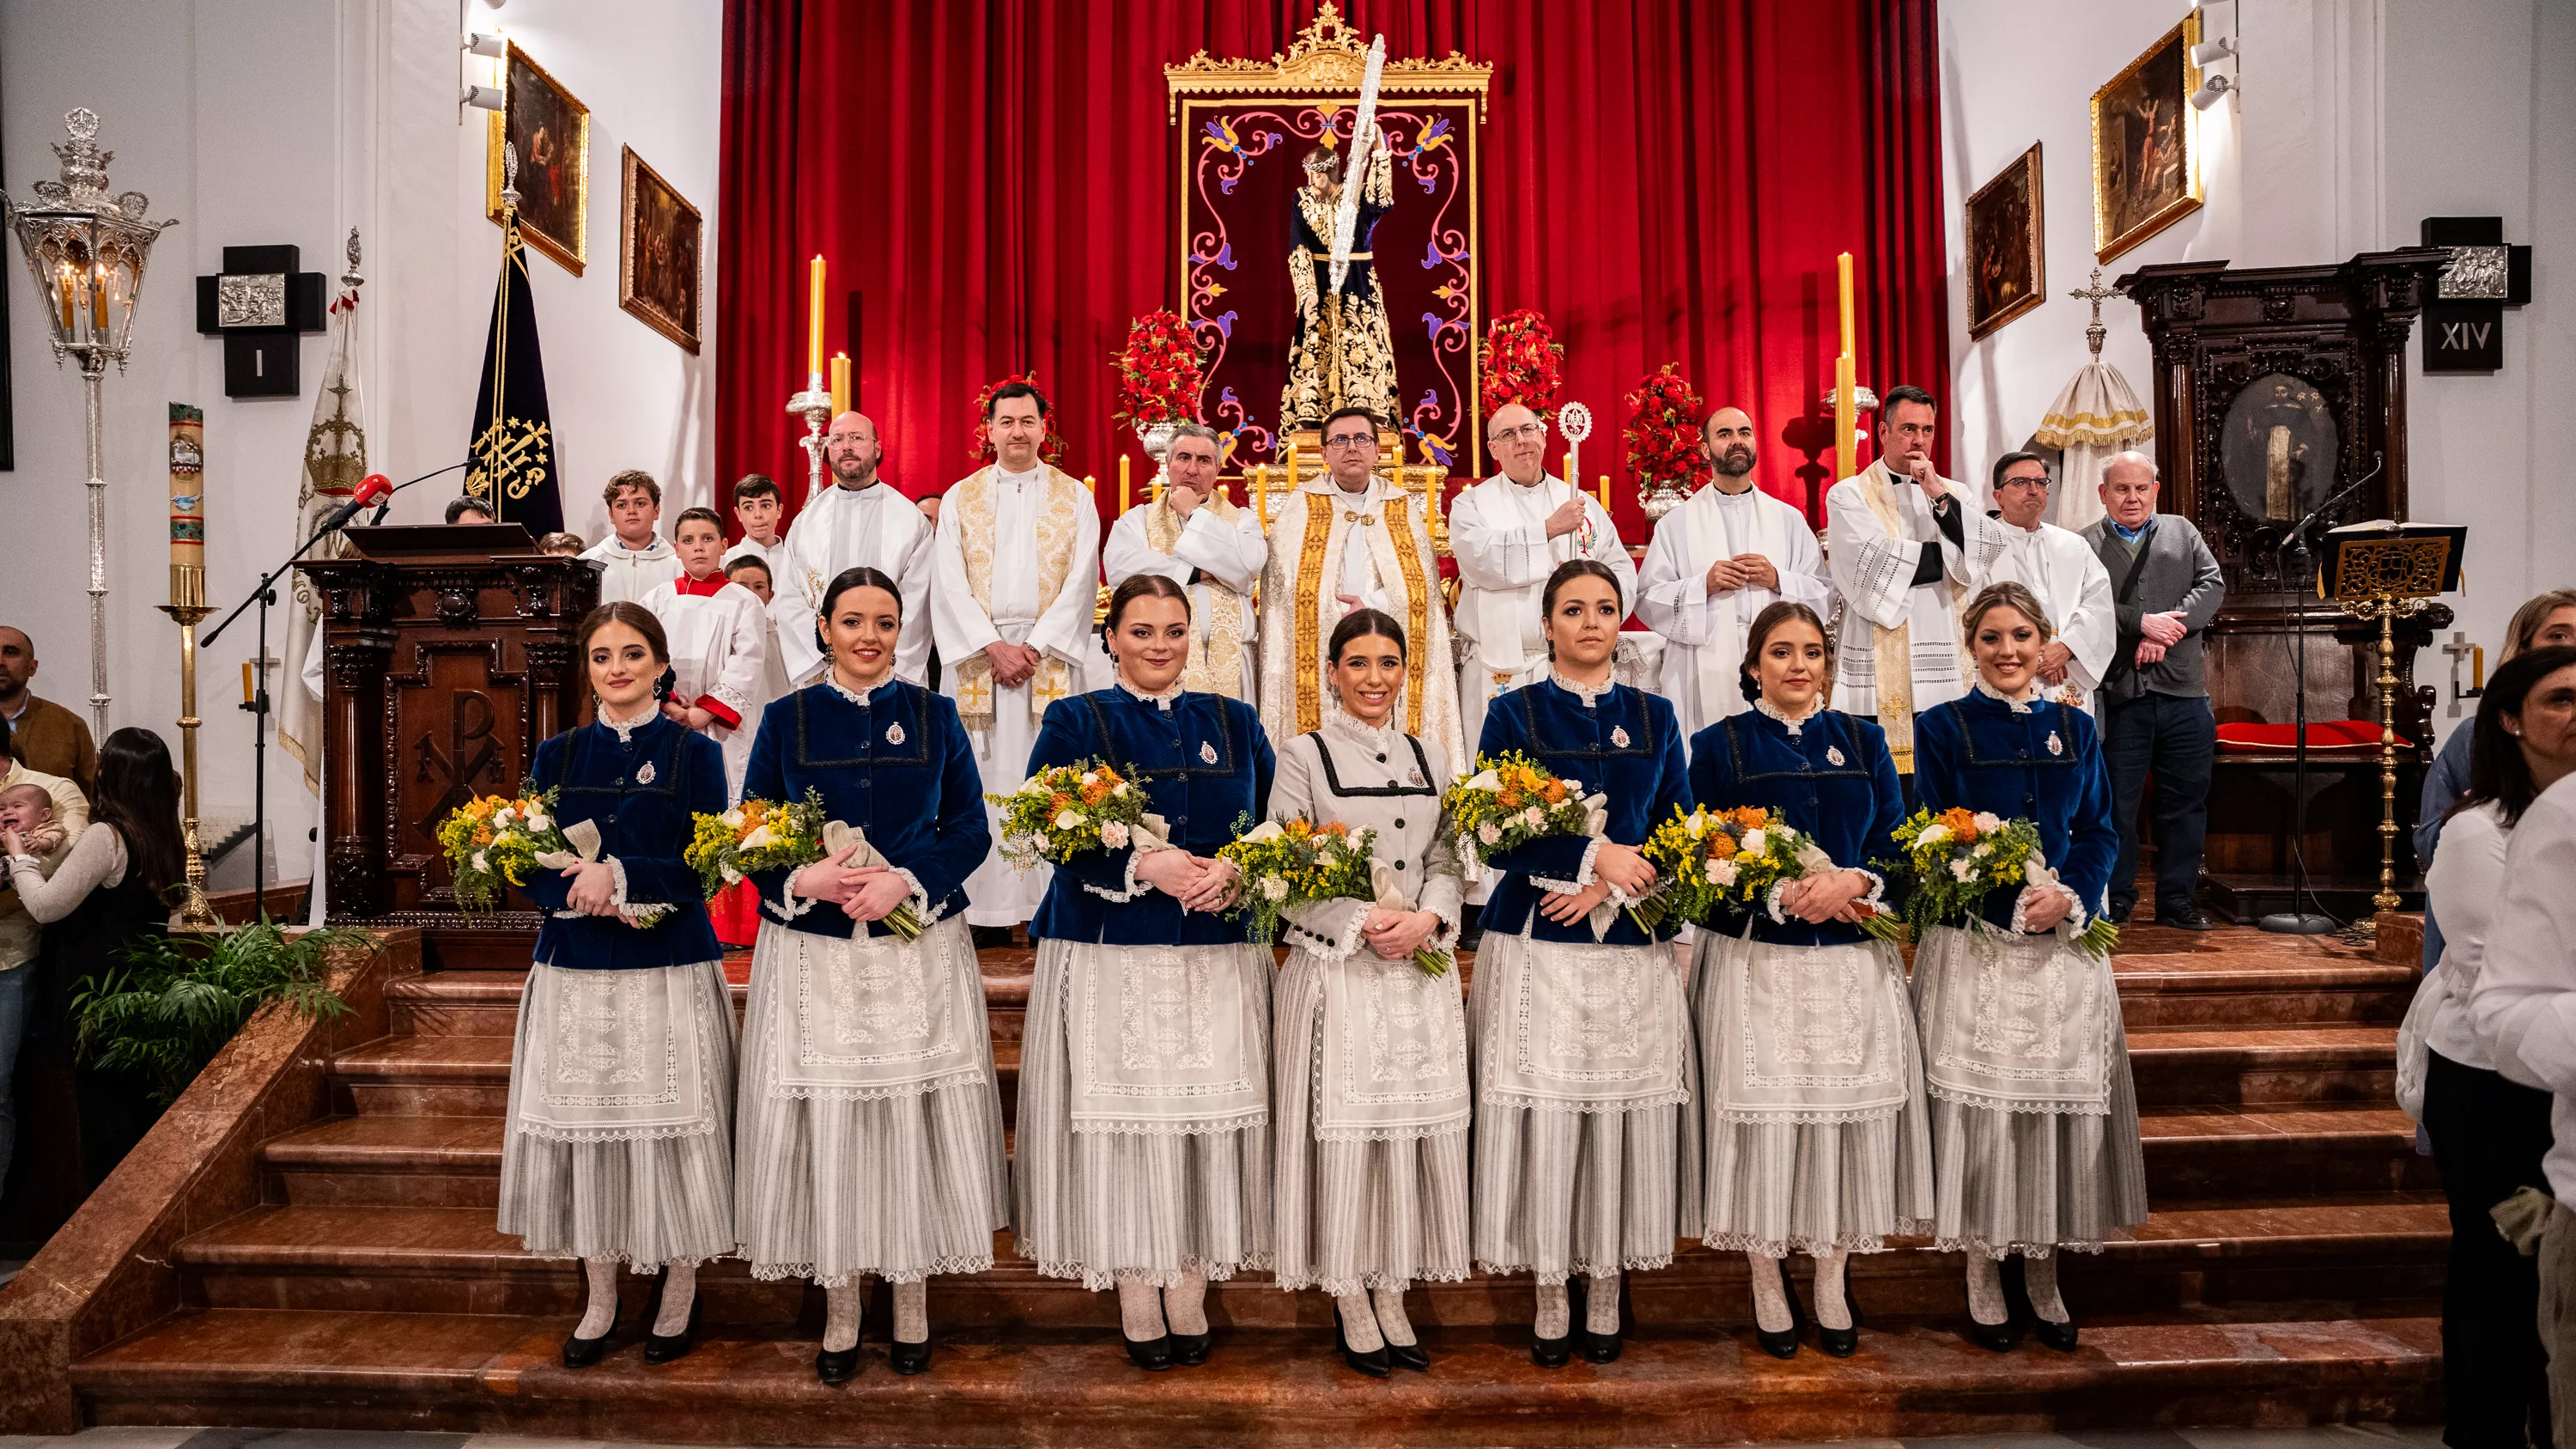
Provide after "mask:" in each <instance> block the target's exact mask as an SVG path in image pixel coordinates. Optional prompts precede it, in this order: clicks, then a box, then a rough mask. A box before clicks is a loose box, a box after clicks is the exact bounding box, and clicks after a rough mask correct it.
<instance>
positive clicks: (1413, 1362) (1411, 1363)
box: [1379, 1329, 1431, 1374]
mask: <svg viewBox="0 0 2576 1449" xmlns="http://www.w3.org/2000/svg"><path fill="white" fill-rule="evenodd" d="M1379 1331H1380V1332H1381V1333H1383V1332H1384V1331H1385V1330H1384V1329H1380V1330H1379ZM1386 1361H1387V1362H1388V1363H1391V1364H1393V1365H1395V1366H1396V1367H1397V1368H1400V1369H1411V1370H1413V1371H1414V1372H1415V1373H1418V1374H1427V1373H1429V1372H1431V1355H1429V1354H1427V1353H1424V1352H1423V1351H1422V1345H1421V1344H1419V1343H1397V1342H1396V1341H1395V1340H1393V1339H1388V1340H1387V1344H1386Z"/></svg>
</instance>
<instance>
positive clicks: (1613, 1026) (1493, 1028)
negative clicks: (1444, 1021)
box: [1476, 936, 1690, 1112]
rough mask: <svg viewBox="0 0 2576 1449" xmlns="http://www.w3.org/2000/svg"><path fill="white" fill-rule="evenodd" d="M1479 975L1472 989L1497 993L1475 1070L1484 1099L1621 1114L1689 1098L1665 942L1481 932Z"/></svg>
mask: <svg viewBox="0 0 2576 1449" xmlns="http://www.w3.org/2000/svg"><path fill="white" fill-rule="evenodd" d="M1476 975H1477V978H1478V985H1477V988H1476V989H1477V990H1478V991H1480V992H1481V991H1486V990H1491V991H1493V992H1494V993H1495V996H1494V1003H1495V1006H1494V1010H1493V1012H1492V1014H1491V1015H1490V1016H1489V1017H1487V1018H1486V1022H1487V1024H1486V1028H1485V1030H1486V1039H1485V1042H1484V1050H1483V1053H1482V1055H1483V1062H1482V1063H1481V1065H1480V1069H1479V1075H1480V1076H1481V1077H1482V1078H1483V1086H1482V1088H1481V1096H1482V1098H1483V1100H1484V1101H1486V1102H1488V1103H1491V1104H1493V1105H1496V1106H1502V1107H1521V1108H1526V1109H1530V1110H1534V1111H1548V1112H1628V1111H1634V1110H1636V1109H1638V1108H1641V1107H1661V1106H1668V1105H1671V1104H1674V1103H1678V1102H1687V1101H1689V1100H1690V1092H1689V1089H1688V1088H1686V1087H1684V1086H1683V1085H1682V1055H1683V1053H1684V1052H1685V1051H1687V1050H1688V1047H1687V1046H1686V1044H1685V1034H1684V1032H1683V1029H1682V1022H1683V1015H1682V1013H1683V1009H1684V1008H1683V1005H1682V983H1681V974H1680V973H1679V972H1677V971H1675V970H1674V969H1673V957H1672V948H1671V947H1670V946H1664V945H1656V946H1591V945H1581V944H1570V943H1563V942H1556V941H1541V942H1533V941H1530V940H1528V939H1526V938H1523V937H1501V938H1497V937H1493V936H1488V937H1486V938H1485V950H1484V952H1483V953H1482V954H1481V955H1480V956H1479V958H1478V960H1477V965H1476ZM1488 982H1490V985H1488V984H1486V983H1488Z"/></svg>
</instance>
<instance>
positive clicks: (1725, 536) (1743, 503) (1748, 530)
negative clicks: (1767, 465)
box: [1637, 408, 1834, 736]
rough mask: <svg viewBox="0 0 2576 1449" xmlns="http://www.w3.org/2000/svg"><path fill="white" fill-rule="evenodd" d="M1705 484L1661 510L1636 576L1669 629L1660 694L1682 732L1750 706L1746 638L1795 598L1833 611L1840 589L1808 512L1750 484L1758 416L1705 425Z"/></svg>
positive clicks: (1726, 411)
mask: <svg viewBox="0 0 2576 1449" xmlns="http://www.w3.org/2000/svg"><path fill="white" fill-rule="evenodd" d="M1699 446H1700V453H1701V455H1702V456H1703V457H1705V458H1707V459H1708V465H1709V470H1710V480H1709V482H1708V484H1707V486H1705V487H1703V488H1701V489H1699V490H1698V491H1697V492H1694V493H1693V494H1691V496H1690V497H1689V498H1688V499H1687V500H1686V501H1684V502H1683V504H1682V506H1681V507H1679V508H1676V509H1674V510H1673V511H1672V512H1670V513H1667V514H1665V515H1664V519H1663V522H1661V523H1658V524H1656V525H1655V537H1654V541H1653V542H1651V543H1649V544H1647V545H1646V564H1645V567H1644V568H1643V569H1641V570H1639V571H1638V575H1637V617H1638V618H1640V619H1642V620H1644V621H1645V624H1646V627H1647V628H1649V629H1652V630H1654V631H1655V632H1656V633H1658V634H1661V635H1663V636H1664V669H1663V681H1662V688H1661V693H1662V694H1663V695H1664V697H1665V698H1667V699H1670V700H1671V701H1672V702H1673V713H1674V714H1675V715H1676V716H1677V717H1678V718H1679V721H1680V725H1681V731H1682V734H1683V735H1684V736H1690V735H1696V734H1698V733H1699V732H1700V731H1701V730H1704V729H1706V728H1708V727H1709V726H1710V725H1713V724H1715V723H1717V722H1718V721H1719V720H1722V719H1724V718H1726V717H1727V716H1728V715H1731V714H1735V713H1738V712H1740V711H1742V710H1745V709H1749V708H1751V707H1752V706H1751V702H1750V701H1749V700H1747V699H1746V698H1745V697H1744V683H1743V680H1744V676H1743V672H1742V671H1743V665H1744V636H1745V633H1746V631H1748V630H1750V629H1751V628H1752V627H1753V620H1754V617H1755V616H1756V615H1759V614H1760V613H1761V612H1762V611H1763V610H1764V609H1767V608H1769V607H1771V605H1773V604H1775V603H1777V602H1779V601H1780V600H1782V599H1788V600H1790V601H1792V602H1794V603H1800V604H1804V605H1806V606H1807V607H1808V608H1811V609H1813V610H1815V611H1816V616H1817V617H1818V618H1827V617H1830V616H1831V614H1832V606H1833V597H1834V586H1833V581H1832V580H1831V579H1829V578H1827V577H1826V575H1825V556H1824V553H1823V551H1822V550H1820V549H1818V548H1817V547H1816V533H1815V530H1814V529H1812V528H1810V527H1808V525H1807V516H1806V515H1805V514H1803V513H1801V512H1799V511H1798V510H1797V509H1796V508H1794V507H1791V506H1790V505H1789V504H1787V503H1784V502H1782V501H1781V500H1779V499H1777V498H1774V497H1772V496H1771V495H1770V494H1768V493H1765V492H1763V491H1762V490H1761V489H1759V488H1757V487H1755V486H1753V464H1754V461H1755V459H1756V458H1757V457H1758V456H1759V451H1758V449H1757V447H1756V445H1755V441H1754V437H1753V419H1752V417H1751V416H1750V415H1749V414H1747V413H1746V412H1745V411H1744V410H1743V409H1742V408H1719V409H1718V410H1717V411H1715V412H1713V413H1710V414H1709V415H1708V421H1707V422H1706V423H1704V424H1702V425H1701V427H1700V443H1699Z"/></svg>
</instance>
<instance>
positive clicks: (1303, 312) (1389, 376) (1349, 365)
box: [1279, 153, 1396, 434]
mask: <svg viewBox="0 0 2576 1449" xmlns="http://www.w3.org/2000/svg"><path fill="white" fill-rule="evenodd" d="M1394 205H1395V166H1394V160H1393V158H1392V157H1390V156H1387V155H1385V154H1383V153H1381V154H1379V155H1377V156H1374V157H1372V158H1370V160H1369V167H1368V176H1367V178H1366V180H1365V181H1364V182H1363V184H1362V187H1361V190H1360V214H1359V224H1358V225H1357V226H1355V227H1353V228H1352V230H1351V260H1350V268H1349V270H1347V271H1345V272H1344V273H1343V274H1342V285H1341V290H1340V291H1338V292H1336V291H1335V290H1334V289H1333V221H1334V215H1335V213H1336V212H1337V211H1338V210H1339V208H1340V203H1338V202H1334V201H1327V200H1326V199H1325V198H1324V196H1323V194H1322V193H1320V192H1318V191H1316V190H1314V189H1313V188H1311V187H1308V188H1302V189H1300V190H1299V191H1298V193H1297V196H1296V201H1295V205H1294V207H1293V209H1292V210H1291V212H1290V215H1289V221H1288V280H1289V284H1290V286H1292V287H1293V288H1294V289H1295V291H1296V293H1297V330H1296V332H1295V334H1294V335H1293V336H1292V337H1291V339H1290V341H1289V345H1288V383H1287V385H1286V386H1285V387H1283V388H1281V389H1280V393H1279V431H1280V432H1281V433H1283V434H1284V433H1287V432H1290V431H1292V430H1294V429H1297V428H1311V427H1314V426H1316V425H1318V424H1320V423H1322V422H1323V420H1324V417H1325V415H1326V414H1328V413H1330V412H1332V411H1333V409H1335V408H1340V407H1359V408H1367V409H1368V410H1369V411H1370V412H1373V413H1375V414H1377V417H1378V421H1379V422H1380V423H1381V424H1384V425H1386V426H1390V427H1391V426H1393V425H1394V423H1395V412H1396V403H1395V339H1394V334H1393V333H1392V332H1391V331H1389V330H1388V327H1387V320H1386V294H1385V293H1384V292H1383V291H1381V290H1379V288H1378V284H1377V260H1376V257H1375V255H1374V254H1373V253H1372V251H1371V249H1370V238H1371V237H1372V236H1373V235H1374V233H1375V232H1376V230H1377V224H1378V219H1379V218H1380V217H1383V216H1385V215H1386V214H1387V212H1388V211H1389V210H1391V209H1393V207H1394Z"/></svg>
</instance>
